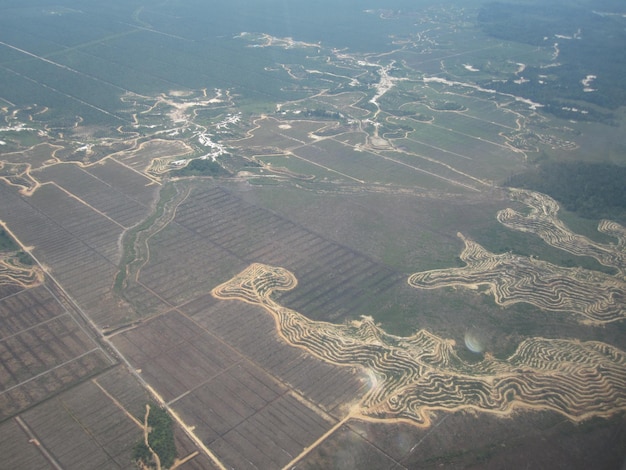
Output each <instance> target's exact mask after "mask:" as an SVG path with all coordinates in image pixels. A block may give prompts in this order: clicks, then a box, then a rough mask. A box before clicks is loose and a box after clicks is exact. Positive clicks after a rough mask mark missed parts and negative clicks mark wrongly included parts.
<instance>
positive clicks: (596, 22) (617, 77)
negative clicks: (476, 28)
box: [478, 2, 626, 122]
mask: <svg viewBox="0 0 626 470" xmlns="http://www.w3.org/2000/svg"><path fill="white" fill-rule="evenodd" d="M592 8H593V10H592ZM596 8H598V6H597V5H596V4H593V5H592V6H589V7H585V8H583V7H580V6H575V5H568V4H563V3H546V4H524V5H511V4H508V3H500V2H493V3H489V4H486V5H485V6H484V7H483V8H482V9H481V10H480V12H479V14H478V24H479V25H480V27H481V28H482V30H483V31H484V32H485V33H486V34H488V35H490V36H493V37H495V38H498V39H503V40H506V41H514V42H520V43H524V44H531V45H533V46H539V47H546V48H551V47H553V46H554V44H555V43H558V49H559V54H558V57H557V58H556V59H555V64H556V65H555V66H554V67H550V68H549V71H546V70H547V69H542V68H540V67H531V66H529V67H527V68H526V69H525V70H524V73H523V75H524V78H525V79H526V80H528V81H527V82H526V83H523V84H519V83H515V82H514V80H517V79H518V78H520V77H518V76H516V75H512V76H511V77H510V78H509V79H508V80H507V81H505V82H489V83H485V85H488V86H489V87H492V88H496V89H497V90H498V91H501V92H504V93H513V94H516V95H522V96H524V97H526V98H529V99H531V100H533V101H536V102H540V103H542V104H544V105H546V110H547V111H549V112H551V113H553V114H555V115H558V116H559V117H564V118H567V119H577V120H593V121H600V122H610V121H611V118H612V116H611V114H610V113H603V112H599V111H597V110H596V109H594V107H593V106H589V107H585V106H584V103H588V104H589V105H595V106H601V107H603V108H605V109H607V110H615V109H617V108H618V107H619V106H624V105H626V82H624V80H623V77H624V76H626V51H625V50H624V48H623V44H624V43H625V42H626V20H625V19H624V18H623V17H622V16H620V15H608V14H600V13H598V12H596V11H595V9H596ZM558 35H561V36H568V37H570V38H571V39H565V38H560V37H558ZM589 75H593V76H595V77H596V78H595V79H594V80H593V84H592V88H593V89H594V90H595V91H593V92H589V91H587V92H585V90H584V89H585V87H584V86H583V84H582V80H583V79H585V77H587V76H589ZM540 76H542V77H544V78H540ZM546 76H548V78H545V77H546ZM540 82H542V83H540ZM568 107H576V108H579V109H580V108H581V107H583V108H584V110H585V111H586V113H585V114H581V113H579V112H578V113H574V114H572V113H571V112H568V111H567V110H564V109H563V108H568Z"/></svg>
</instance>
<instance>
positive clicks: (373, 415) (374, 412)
mask: <svg viewBox="0 0 626 470" xmlns="http://www.w3.org/2000/svg"><path fill="white" fill-rule="evenodd" d="M296 285H297V279H296V278H295V276H294V275H293V274H292V273H291V272H289V271H288V270H286V269H284V268H280V267H273V266H268V265H264V264H258V263H255V264H252V265H251V266H249V267H248V268H246V269H244V270H243V271H242V272H240V273H239V274H237V275H236V276H235V277H233V278H232V279H230V280H229V281H227V282H225V283H223V284H221V285H219V286H217V287H216V288H215V289H213V291H212V294H213V296H214V297H216V298H217V299H221V300H240V301H243V302H247V303H249V304H253V305H258V306H260V307H263V308H264V309H265V310H266V311H267V312H269V313H270V314H271V315H272V317H273V318H274V320H275V323H276V329H277V332H278V334H279V336H280V337H282V339H284V340H285V341H286V342H287V343H288V344H290V345H292V346H295V347H298V348H301V349H304V350H306V351H308V352H309V353H311V354H313V355H314V356H316V357H318V358H320V359H322V360H324V361H327V362H330V363H333V364H337V365H342V366H351V367H359V368H361V369H362V370H364V371H365V373H366V374H367V375H368V376H369V378H370V380H371V386H370V389H369V391H368V392H367V394H366V395H365V396H364V398H363V399H362V400H361V402H360V403H358V406H357V407H356V408H354V409H353V411H352V413H351V414H350V416H351V417H357V418H360V419H371V420H386V421H388V420H401V421H406V422H409V423H411V424H413V425H416V426H420V427H428V426H430V425H431V419H432V415H433V414H434V413H436V412H438V411H446V412H453V411H460V410H466V411H470V410H472V411H478V412H487V413H493V414H499V415H509V414H510V413H512V412H513V411H514V410H524V409H527V410H552V411H556V412H558V413H560V414H562V415H563V416H565V417H567V418H568V419H570V420H572V421H581V420H583V419H586V418H590V417H594V416H599V417H608V416H611V415H613V414H614V413H617V412H619V411H621V410H625V409H626V367H625V366H626V354H625V353H624V352H623V351H621V350H619V349H617V348H615V347H613V346H610V345H608V344H605V343H601V342H594V341H589V342H580V341H577V340H552V339H545V338H529V339H526V340H524V341H523V342H522V343H521V344H520V345H519V346H518V348H517V350H516V351H515V353H514V354H512V355H511V356H510V357H508V358H507V359H504V360H501V359H497V358H495V357H493V356H491V355H489V354H486V355H485V357H484V359H483V360H482V361H480V362H478V363H469V362H467V361H464V360H462V359H461V358H460V357H459V355H458V354H457V353H456V352H455V345H454V342H453V341H451V340H446V339H443V338H440V337H438V336H436V335H434V334H432V333H430V332H428V331H426V330H423V329H422V330H420V331H418V332H417V333H415V334H414V335H412V336H410V337H398V336H393V335H390V334H388V333H386V332H385V331H383V330H382V329H381V328H380V327H379V326H377V325H376V324H375V323H374V321H373V320H372V319H371V318H369V317H363V318H362V319H361V320H360V321H356V322H352V323H350V324H347V325H336V324H332V323H327V322H320V321H313V320H309V319H308V318H306V317H305V316H303V315H302V314H300V313H298V312H296V311H294V310H291V309H289V308H285V307H283V306H282V305H280V304H279V303H277V302H276V301H275V300H273V299H272V294H273V293H275V292H279V291H288V290H291V289H294V288H295V287H296Z"/></svg>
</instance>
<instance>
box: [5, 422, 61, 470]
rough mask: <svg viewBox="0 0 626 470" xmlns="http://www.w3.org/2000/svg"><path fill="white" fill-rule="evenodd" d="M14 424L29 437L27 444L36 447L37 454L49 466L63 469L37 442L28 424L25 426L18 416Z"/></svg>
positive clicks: (58, 469) (59, 469) (57, 469)
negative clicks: (39, 454) (41, 456)
mask: <svg viewBox="0 0 626 470" xmlns="http://www.w3.org/2000/svg"><path fill="white" fill-rule="evenodd" d="M14 419H15V422H16V423H17V425H18V426H19V427H20V428H22V431H24V432H25V433H26V435H27V436H28V437H29V442H30V443H31V444H33V445H34V446H35V447H37V450H39V452H40V453H41V455H43V456H44V458H45V459H46V460H47V461H48V463H49V464H50V465H52V466H53V467H54V468H55V469H56V470H63V467H61V465H60V464H59V462H57V460H56V459H55V458H54V456H53V455H52V454H51V453H50V451H49V450H48V449H46V448H45V447H44V446H43V445H42V444H41V442H40V441H39V439H37V435H36V434H35V433H34V431H33V430H32V429H31V428H30V426H29V425H28V424H26V422H25V421H24V420H23V419H22V418H20V417H19V416H16V417H15V418H14Z"/></svg>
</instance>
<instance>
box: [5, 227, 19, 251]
mask: <svg viewBox="0 0 626 470" xmlns="http://www.w3.org/2000/svg"><path fill="white" fill-rule="evenodd" d="M16 250H19V246H17V243H15V240H13V238H11V235H9V234H8V232H7V231H6V230H4V229H3V228H0V251H16Z"/></svg>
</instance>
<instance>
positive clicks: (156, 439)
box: [133, 405, 177, 469]
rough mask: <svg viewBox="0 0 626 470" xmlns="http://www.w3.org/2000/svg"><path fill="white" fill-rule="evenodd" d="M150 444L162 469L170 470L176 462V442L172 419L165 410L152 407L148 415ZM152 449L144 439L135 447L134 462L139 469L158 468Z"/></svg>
mask: <svg viewBox="0 0 626 470" xmlns="http://www.w3.org/2000/svg"><path fill="white" fill-rule="evenodd" d="M148 428H149V432H148V444H149V446H150V448H151V449H152V450H153V451H154V452H155V453H156V454H157V455H158V456H159V461H160V463H161V468H170V467H171V466H172V465H173V464H174V460H176V457H177V452H176V442H175V441H174V426H173V422H172V418H171V417H170V415H169V414H168V413H167V411H166V410H165V409H164V408H161V407H159V406H155V405H152V406H151V407H150V414H149V415H148ZM150 448H148V446H147V445H146V443H145V441H144V438H143V437H142V438H141V440H140V441H139V442H137V443H136V444H135V447H133V460H134V461H135V462H136V463H137V467H138V468H143V469H145V468H157V465H156V462H155V461H154V458H153V456H152V452H151V451H150Z"/></svg>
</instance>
